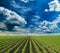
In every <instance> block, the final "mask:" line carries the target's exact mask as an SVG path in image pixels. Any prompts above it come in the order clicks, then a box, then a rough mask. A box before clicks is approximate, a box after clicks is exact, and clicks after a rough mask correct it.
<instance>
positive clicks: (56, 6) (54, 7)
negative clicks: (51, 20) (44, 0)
mask: <svg viewBox="0 0 60 53" xmlns="http://www.w3.org/2000/svg"><path fill="white" fill-rule="evenodd" d="M48 5H49V9H45V11H46V12H47V11H57V12H59V11H60V2H59V0H54V1H51V2H49V3H48Z"/></svg>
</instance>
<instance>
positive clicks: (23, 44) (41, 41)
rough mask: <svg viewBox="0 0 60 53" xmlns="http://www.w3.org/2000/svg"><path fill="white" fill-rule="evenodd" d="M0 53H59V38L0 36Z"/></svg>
mask: <svg viewBox="0 0 60 53" xmlns="http://www.w3.org/2000/svg"><path fill="white" fill-rule="evenodd" d="M0 53H60V36H0Z"/></svg>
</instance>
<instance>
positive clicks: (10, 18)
mask: <svg viewBox="0 0 60 53" xmlns="http://www.w3.org/2000/svg"><path fill="white" fill-rule="evenodd" d="M1 17H2V18H1ZM3 18H4V20H2V19H3ZM0 20H1V22H4V23H5V24H6V26H7V27H10V28H12V27H14V26H15V25H17V26H23V25H25V24H26V23H27V22H26V21H25V19H24V18H22V17H21V16H19V15H18V14H17V13H16V12H13V11H11V10H8V9H6V8H4V7H0Z"/></svg>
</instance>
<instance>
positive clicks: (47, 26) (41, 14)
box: [0, 0, 60, 33]
mask: <svg viewBox="0 0 60 53" xmlns="http://www.w3.org/2000/svg"><path fill="white" fill-rule="evenodd" d="M0 8H1V9H3V8H4V9H5V11H6V13H7V11H11V12H12V13H13V12H14V13H13V14H14V15H11V14H10V13H9V12H8V13H9V15H10V16H11V17H13V16H16V18H14V19H17V22H18V23H19V24H18V23H15V20H14V19H13V21H11V19H12V18H9V16H7V18H9V20H7V19H6V18H5V17H4V16H2V17H3V19H2V18H0V21H1V22H4V23H5V25H7V27H9V28H12V29H13V28H14V27H15V26H17V27H21V28H24V29H29V31H30V32H38V31H39V32H42V33H60V3H59V0H0ZM1 9H0V12H1ZM6 9H7V10H6ZM2 12H3V11H2ZM8 13H7V14H8ZM0 14H1V13H0ZM3 15H4V14H3ZM17 15H18V16H20V18H21V20H22V21H21V20H20V22H19V19H18V18H19V17H18V18H17ZM23 19H24V21H23ZM6 20H7V21H6ZM6 22H8V23H7V24H6ZM11 22H13V24H11ZM14 24H15V25H14ZM11 25H12V27H11ZM22 25H23V26H22Z"/></svg>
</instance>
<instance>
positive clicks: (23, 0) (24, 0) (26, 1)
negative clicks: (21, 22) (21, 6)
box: [21, 0, 29, 3]
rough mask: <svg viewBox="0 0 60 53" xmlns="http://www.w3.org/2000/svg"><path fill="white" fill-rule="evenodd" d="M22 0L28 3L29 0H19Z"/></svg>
mask: <svg viewBox="0 0 60 53" xmlns="http://www.w3.org/2000/svg"><path fill="white" fill-rule="evenodd" d="M21 1H22V2H24V3H28V2H29V0H21Z"/></svg>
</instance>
